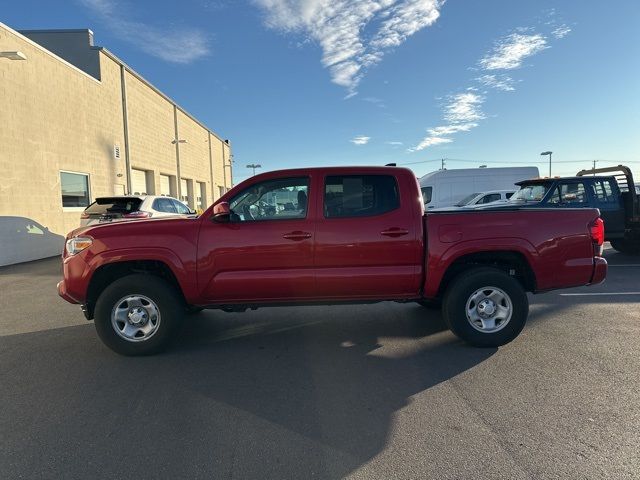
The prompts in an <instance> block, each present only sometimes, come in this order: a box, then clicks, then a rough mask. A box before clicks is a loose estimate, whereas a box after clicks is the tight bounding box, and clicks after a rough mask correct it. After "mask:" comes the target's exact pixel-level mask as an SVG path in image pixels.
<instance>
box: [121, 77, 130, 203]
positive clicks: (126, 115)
mask: <svg viewBox="0 0 640 480" xmlns="http://www.w3.org/2000/svg"><path fill="white" fill-rule="evenodd" d="M126 77H127V76H126V74H125V70H124V67H123V66H122V65H120V89H121V91H122V129H123V133H124V164H125V170H126V171H127V194H128V195H131V155H130V153H129V113H128V112H129V110H128V108H127V78H126Z"/></svg>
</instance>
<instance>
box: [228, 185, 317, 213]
mask: <svg viewBox="0 0 640 480" xmlns="http://www.w3.org/2000/svg"><path fill="white" fill-rule="evenodd" d="M308 191H309V179H308V178H306V177H299V178H279V179H277V180H267V181H265V182H261V183H257V184H255V185H251V186H250V187H248V188H246V189H245V190H243V191H242V192H240V193H239V194H237V195H236V196H235V197H234V198H232V199H231V200H230V201H229V206H230V208H231V212H232V215H231V219H232V221H234V222H247V221H255V220H287V219H294V218H305V217H306V216H307V198H308V193H309V192H308Z"/></svg>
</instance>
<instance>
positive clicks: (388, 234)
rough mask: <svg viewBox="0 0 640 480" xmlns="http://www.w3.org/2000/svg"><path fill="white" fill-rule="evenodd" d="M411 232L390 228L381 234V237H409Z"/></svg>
mask: <svg viewBox="0 0 640 480" xmlns="http://www.w3.org/2000/svg"><path fill="white" fill-rule="evenodd" d="M408 234H409V230H405V229H404V228H397V227H395V228H389V229H387V230H383V231H382V232H380V235H384V236H385V237H401V236H403V235H408Z"/></svg>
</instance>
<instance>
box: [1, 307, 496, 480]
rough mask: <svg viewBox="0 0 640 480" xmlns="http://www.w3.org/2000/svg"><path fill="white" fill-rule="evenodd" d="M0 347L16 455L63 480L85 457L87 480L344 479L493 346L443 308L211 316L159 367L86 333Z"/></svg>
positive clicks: (45, 335) (36, 336)
mask: <svg viewBox="0 0 640 480" xmlns="http://www.w3.org/2000/svg"><path fill="white" fill-rule="evenodd" d="M0 347H1V348H0V352H4V353H0V359H1V360H2V364H3V366H2V369H1V370H0V372H1V373H2V376H3V378H4V379H5V381H3V384H4V385H5V387H6V390H5V392H11V393H10V396H11V397H12V398H19V399H20V402H16V403H17V404H18V405H20V406H21V408H20V407H17V406H15V407H14V406H13V403H10V402H6V400H7V398H6V394H5V395H2V396H0V398H2V403H3V404H5V403H6V405H3V410H4V411H5V413H6V415H4V420H3V421H2V423H3V426H4V427H6V429H5V431H7V432H9V431H10V432H14V433H12V434H11V435H10V436H8V438H7V439H6V446H5V452H10V451H16V449H19V450H20V451H21V452H22V453H21V458H22V460H20V462H19V464H20V465H21V467H22V468H23V469H24V470H20V471H21V472H22V473H23V474H25V473H28V472H32V473H34V472H37V471H38V470H37V469H38V468H40V467H42V468H45V466H46V468H47V469H48V471H49V473H51V475H52V476H53V477H62V476H65V471H64V469H65V468H68V462H70V456H73V457H74V458H86V460H87V461H86V464H85V463H83V464H82V465H80V466H78V465H76V464H75V463H74V468H75V469H79V470H77V471H76V470H74V472H73V473H74V476H76V477H80V478H82V477H85V478H86V477H91V478H98V477H110V478H113V477H117V478H134V477H136V476H137V475H142V476H146V477H148V476H150V475H151V476H153V473H152V472H161V473H159V475H160V476H164V477H175V478H226V477H229V476H235V477H239V478H308V477H310V476H314V477H315V478H340V477H343V476H345V475H347V474H349V473H350V472H352V471H354V470H355V469H357V468H358V467H360V466H361V465H363V464H364V463H366V462H367V461H369V460H371V459H372V458H373V457H375V456H376V455H377V454H378V453H379V452H381V451H382V450H383V449H384V447H385V443H386V440H387V437H388V435H389V432H390V429H391V428H392V426H393V416H394V414H395V413H396V412H397V411H398V410H400V409H402V408H403V407H405V406H406V405H408V403H409V402H410V401H411V396H412V395H415V394H417V393H420V392H423V391H424V390H426V389H429V388H431V387H433V386H435V385H437V384H439V383H441V382H443V381H445V380H448V379H450V378H452V377H455V376H456V375H458V374H460V373H462V372H464V371H466V370H468V369H470V368H472V367H474V366H475V365H477V364H478V363H480V362H482V361H484V360H486V359H487V358H489V357H490V356H491V355H492V354H493V353H494V352H495V351H496V350H495V349H475V348H470V347H467V346H465V345H464V344H462V343H461V342H459V341H457V340H456V339H455V338H454V337H453V336H452V335H451V334H450V333H449V332H448V331H445V326H444V323H443V321H442V319H441V317H440V314H439V312H437V311H436V312H434V311H429V310H425V309H424V308H423V307H420V306H417V305H416V306H407V305H396V304H380V305H375V306H365V307H362V306H360V307H358V306H347V307H306V308H273V309H264V310H260V311H258V312H248V313H245V314H242V315H240V314H224V313H222V312H216V311H213V312H211V311H209V312H203V313H201V314H199V315H196V316H194V317H192V318H191V319H190V320H189V321H188V322H186V325H185V327H184V329H183V331H182V333H181V335H180V337H179V340H178V342H177V344H176V345H175V346H174V348H172V349H171V350H170V351H169V352H168V353H166V354H164V355H159V356H155V357H148V358H126V357H120V356H117V355H115V354H113V353H112V352H110V351H108V350H106V349H105V347H103V346H102V345H100V344H99V341H98V340H97V339H96V338H95V333H94V332H93V328H92V326H90V325H86V326H79V327H68V328H64V329H58V330H50V331H46V332H36V333H29V334H22V335H14V336H9V337H0ZM23 349H28V350H29V351H30V352H32V354H31V355H30V356H29V357H28V358H25V357H24V356H20V358H14V356H13V355H11V352H16V351H19V350H23ZM61 372H66V373H65V374H63V375H61ZM42 398H47V399H48V400H47V402H45V403H46V406H44V405H41V404H40V402H41V399H42ZM27 407H28V408H27ZM428 434H429V433H428V432H425V435H428ZM24 438H30V439H35V440H32V441H31V442H30V443H28V444H26V445H25V444H24V443H23V439H24ZM149 442H152V443H153V444H154V448H149V449H145V450H144V451H143V452H141V451H138V450H136V449H130V448H124V446H126V445H145V444H148V443H149ZM2 456H3V455H2V452H0V457H2ZM0 461H2V462H3V463H5V462H6V461H8V460H7V459H6V458H5V459H2V458H0ZM15 465H16V468H17V466H18V464H15ZM96 472H99V475H97V476H96ZM66 473H67V474H68V473H69V472H68V471H67V472H66ZM67 476H68V475H67Z"/></svg>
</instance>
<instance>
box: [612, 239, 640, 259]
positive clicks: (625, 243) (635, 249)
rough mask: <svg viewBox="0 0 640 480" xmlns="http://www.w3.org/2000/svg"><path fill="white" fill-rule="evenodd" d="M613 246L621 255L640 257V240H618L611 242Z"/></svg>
mask: <svg viewBox="0 0 640 480" xmlns="http://www.w3.org/2000/svg"><path fill="white" fill-rule="evenodd" d="M610 243H611V246H612V247H613V248H614V249H616V250H617V251H618V252H620V253H624V254H626V255H640V240H631V239H629V238H618V239H616V240H610Z"/></svg>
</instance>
